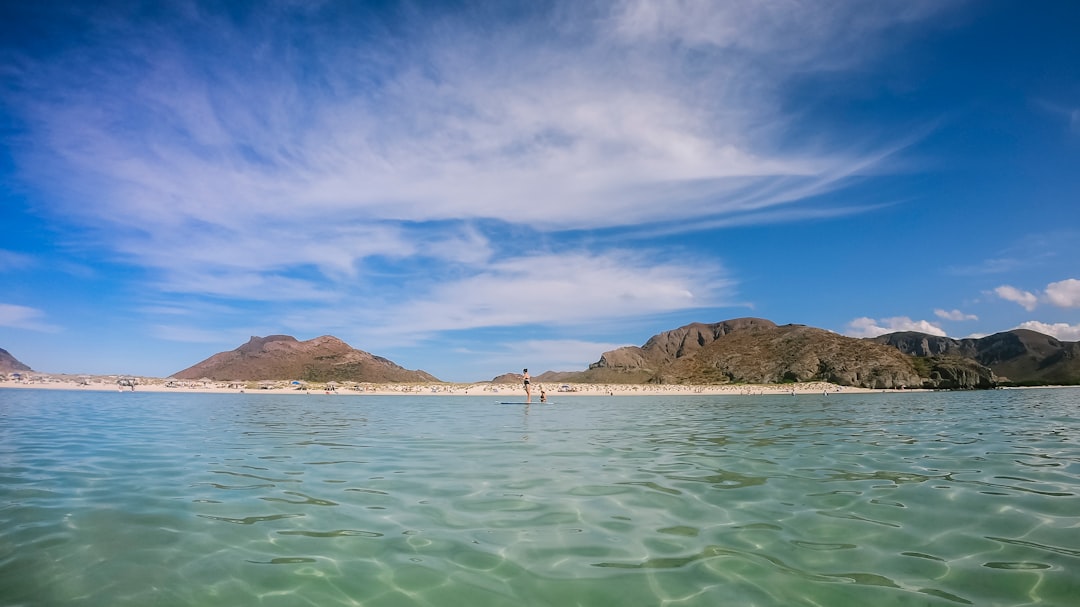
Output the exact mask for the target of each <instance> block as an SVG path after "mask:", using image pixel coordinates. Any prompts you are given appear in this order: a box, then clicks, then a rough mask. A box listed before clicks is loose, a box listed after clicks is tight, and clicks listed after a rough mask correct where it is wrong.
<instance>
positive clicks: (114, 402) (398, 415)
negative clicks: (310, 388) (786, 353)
mask: <svg viewBox="0 0 1080 607" xmlns="http://www.w3.org/2000/svg"><path fill="white" fill-rule="evenodd" d="M558 397H559V398H558V400H559V402H557V403H555V404H545V405H539V404H533V405H532V406H531V407H528V408H526V407H524V406H511V405H496V404H494V403H493V400H494V399H493V398H492V397H486V398H482V397H460V398H458V397H443V396H419V397H409V396H395V397H372V396H363V395H356V396H349V395H335V396H322V395H310V396H305V395H299V394H298V395H286V396H273V395H265V394H246V395H245V394H230V395H211V394H151V393H138V392H136V393H129V392H125V393H120V392H116V393H110V392H102V393H89V392H59V391H36V390H13V389H8V390H0V605H4V606H11V605H69V604H78V605H110V606H111V605H122V604H130V605H151V604H152V605H230V606H235V605H255V604H258V605H282V606H295V605H319V606H326V605H365V606H381V605H470V606H483V605H558V606H564V605H710V606H712V605H740V606H741V605H777V606H787V605H824V606H838V605H875V606H881V605H905V606H906V605H969V604H971V605H1055V606H1058V605H1060V606H1069V605H1077V604H1080V389H1054V390H1015V391H1014V390H1009V391H993V392H969V393H912V394H861V395H857V394H846V395H832V396H828V397H826V396H824V395H822V396H797V397H792V396H783V397H778V396H777V397H772V396H698V397H642V398H630V397H578V398H568V397H565V396H563V395H561V394H560V395H558Z"/></svg>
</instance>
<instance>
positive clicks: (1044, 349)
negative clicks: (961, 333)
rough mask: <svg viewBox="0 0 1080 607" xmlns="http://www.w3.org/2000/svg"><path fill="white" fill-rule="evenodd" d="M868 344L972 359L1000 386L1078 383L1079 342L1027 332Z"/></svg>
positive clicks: (890, 338) (917, 336)
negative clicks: (984, 368)
mask: <svg viewBox="0 0 1080 607" xmlns="http://www.w3.org/2000/svg"><path fill="white" fill-rule="evenodd" d="M872 341H874V342H876V343H879V344H884V345H888V346H892V347H894V348H896V349H897V350H899V351H900V352H903V353H904V354H908V355H911V356H915V357H932V356H942V355H944V356H958V357H963V358H967V359H970V360H974V361H975V362H977V363H979V364H981V365H985V366H987V367H990V368H991V369H992V370H993V371H994V373H995V374H996V375H997V376H998V380H999V381H1000V382H1001V383H1006V384H1013V385H1047V384H1067V385H1072V384H1080V342H1068V341H1060V340H1058V339H1055V338H1053V337H1050V336H1049V335H1043V334H1042V333H1038V332H1036V331H1030V330H1028V329H1013V330H1012V331H1004V332H1002V333H995V334H993V335H988V336H986V337H980V338H966V339H953V338H951V337H940V336H937V335H927V334H926V333H917V332H914V331H904V332H900V333H889V334H888V335H882V336H880V337H875V338H872Z"/></svg>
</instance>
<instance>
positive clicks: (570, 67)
mask: <svg viewBox="0 0 1080 607" xmlns="http://www.w3.org/2000/svg"><path fill="white" fill-rule="evenodd" d="M223 6H225V8H223ZM1078 29H1080V3H1075V2H1068V1H1064V0H1062V1H1058V2H1040V3H1035V4H1032V3H1024V2H1000V1H980V2H959V1H941V0H931V1H927V2H919V1H913V0H904V1H895V2H894V1H875V2H847V1H841V2H796V1H792V0H777V1H761V2H744V1H732V2H720V1H717V2H696V1H690V0H685V1H668V2H664V1H646V0H628V1H625V2H588V1H581V0H575V1H570V2H456V3H445V2H419V1H418V2H371V3H362V2H334V1H330V0H328V1H325V2H260V3H255V2H243V3H239V2H237V3H219V2H205V3H203V2H146V3H142V4H140V3H132V2H101V3H86V2H60V1H57V2H43V3H15V2H8V3H3V5H2V6H0V78H2V81H3V86H2V88H0V142H2V143H0V145H2V147H0V183H2V186H3V187H2V190H0V211H2V214H3V220H2V221H0V285H2V286H0V347H2V348H5V349H7V350H8V351H10V352H11V353H12V354H13V355H14V356H16V357H17V358H18V359H20V360H21V361H23V362H25V363H27V364H29V365H30V366H32V367H33V368H34V369H36V370H39V371H45V372H53V373H101V374H105V373H131V374H139V375H148V376H156V377H165V376H168V375H169V374H171V373H174V372H176V371H179V370H181V369H183V368H186V367H187V366H190V365H192V364H194V363H196V362H198V361H200V360H202V359H204V358H206V357H208V356H210V355H211V354H214V353H216V352H219V351H223V350H231V349H233V348H235V347H237V346H239V345H240V344H242V343H244V342H246V341H247V340H248V338H249V337H250V336H252V335H260V336H264V335H269V334H279V333H284V334H289V335H293V336H295V337H297V338H298V339H310V338H313V337H317V336H319V335H327V334H329V335H334V336H337V337H339V338H341V339H343V340H345V341H346V342H348V343H349V344H351V345H352V346H353V347H356V348H359V349H362V350H366V351H369V352H372V353H374V354H377V355H380V356H384V357H387V358H389V359H391V360H393V361H395V362H397V363H399V364H401V365H403V366H405V367H408V368H411V369H424V370H426V371H428V372H430V373H433V374H434V375H436V376H437V377H439V378H441V379H444V380H448V381H473V380H485V379H490V378H492V377H494V376H496V375H499V374H501V373H505V372H510V371H517V370H520V369H521V368H522V367H529V368H530V370H531V371H533V372H534V374H535V373H539V372H542V371H544V370H548V369H554V370H580V369H583V368H585V367H587V365H588V364H589V363H591V362H594V361H596V360H597V359H598V358H599V356H600V354H601V353H603V352H604V351H606V350H609V349H612V348H615V347H618V346H621V345H628V344H635V345H640V344H642V343H644V341H645V340H647V339H648V338H649V337H650V336H652V335H653V334H655V333H658V332H661V331H664V330H668V329H672V328H675V327H678V326H681V325H684V324H686V323H689V322H695V321H697V322H717V321H720V320H725V319H729V318H737V317H743V316H757V317H763V318H768V319H770V320H772V321H774V322H777V323H780V324H784V323H800V324H808V325H812V326H816V327H822V328H825V329H830V330H832V331H836V332H838V333H843V334H847V335H852V336H870V335H876V334H880V333H885V332H890V331H893V330H907V329H915V330H922V331H926V332H931V333H937V334H944V335H949V336H952V337H967V336H972V335H986V334H990V333H994V332H998V331H1003V330H1008V329H1012V328H1016V327H1028V328H1034V329H1037V330H1041V331H1043V332H1045V333H1049V334H1051V335H1055V336H1056V337H1058V338H1059V339H1063V340H1069V341H1074V340H1080V37H1078V36H1076V31H1077V30H1078Z"/></svg>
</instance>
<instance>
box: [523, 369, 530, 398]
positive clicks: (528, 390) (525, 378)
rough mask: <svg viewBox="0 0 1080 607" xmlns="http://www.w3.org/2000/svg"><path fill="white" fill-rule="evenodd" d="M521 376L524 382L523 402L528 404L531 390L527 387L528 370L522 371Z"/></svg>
mask: <svg viewBox="0 0 1080 607" xmlns="http://www.w3.org/2000/svg"><path fill="white" fill-rule="evenodd" d="M521 374H522V375H523V376H524V378H523V379H522V381H524V382H525V402H526V403H528V402H531V401H532V388H531V387H529V370H528V369H522V370H521Z"/></svg>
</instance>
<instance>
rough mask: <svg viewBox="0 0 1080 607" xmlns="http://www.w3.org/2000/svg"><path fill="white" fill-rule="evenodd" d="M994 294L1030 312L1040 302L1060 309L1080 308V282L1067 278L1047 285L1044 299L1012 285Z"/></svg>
mask: <svg viewBox="0 0 1080 607" xmlns="http://www.w3.org/2000/svg"><path fill="white" fill-rule="evenodd" d="M994 293H995V294H996V295H997V296H998V297H1000V298H1002V299H1004V300H1006V301H1011V302H1014V303H1017V304H1020V305H1021V306H1023V308H1024V309H1025V310H1027V311H1028V312H1031V311H1033V310H1034V309H1035V308H1037V307H1038V305H1039V302H1040V301H1043V302H1047V303H1050V304H1053V305H1055V306H1057V307H1059V308H1080V280H1077V279H1075V278H1067V279H1065V280H1060V281H1058V282H1052V283H1050V284H1048V285H1046V289H1045V290H1044V291H1043V294H1042V297H1039V296H1038V295H1036V294H1034V293H1031V292H1030V291H1022V290H1020V289H1017V288H1016V287H1012V286H1010V285H1002V286H1000V287H997V288H996V289H994Z"/></svg>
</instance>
